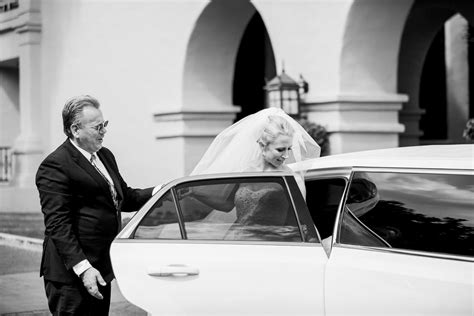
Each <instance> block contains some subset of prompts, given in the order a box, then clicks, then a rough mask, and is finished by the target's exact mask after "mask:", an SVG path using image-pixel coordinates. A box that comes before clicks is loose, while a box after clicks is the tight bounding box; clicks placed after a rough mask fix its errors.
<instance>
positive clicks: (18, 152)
mask: <svg viewBox="0 0 474 316" xmlns="http://www.w3.org/2000/svg"><path fill="white" fill-rule="evenodd" d="M39 5H40V3H39V1H22V2H21V3H20V8H19V9H18V10H20V12H19V14H18V20H19V21H21V24H20V25H19V26H18V27H17V28H16V30H15V31H16V33H17V36H18V37H19V40H18V44H19V52H20V66H19V68H20V102H19V103H20V135H19V136H18V137H17V138H16V140H15V143H14V146H13V154H14V174H13V179H12V183H11V184H12V185H14V186H15V187H17V188H34V187H35V183H34V180H35V179H34V177H35V173H36V170H37V168H38V165H39V163H40V158H41V153H42V146H41V140H40V135H39V132H40V131H41V129H40V121H41V106H40V104H41V80H40V62H41V57H40V56H41V55H40V53H41V52H40V37H41V34H40V32H41V24H40V16H39Z"/></svg>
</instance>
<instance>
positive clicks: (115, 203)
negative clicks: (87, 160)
mask: <svg viewBox="0 0 474 316" xmlns="http://www.w3.org/2000/svg"><path fill="white" fill-rule="evenodd" d="M96 159H97V157H96V155H95V154H93V155H92V156H91V163H92V165H93V166H94V168H95V169H96V170H97V172H99V174H100V175H101V176H102V178H104V180H105V182H107V184H108V185H109V191H110V195H111V196H112V200H113V201H114V206H115V209H116V210H118V200H117V191H115V187H114V185H113V183H111V182H110V181H109V179H107V177H106V176H105V175H104V174H103V173H102V171H100V169H99V168H98V167H97V164H96V162H95V161H96Z"/></svg>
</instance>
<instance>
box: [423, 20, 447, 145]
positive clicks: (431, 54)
mask: <svg viewBox="0 0 474 316" xmlns="http://www.w3.org/2000/svg"><path fill="white" fill-rule="evenodd" d="M445 58H446V56H445V38H444V27H442V28H441V29H440V30H439V31H438V33H437V34H436V36H435V37H434V39H433V42H432V43H431V46H430V48H429V49H428V52H427V54H426V58H425V62H424V65H423V70H422V73H421V80H420V97H419V100H420V101H419V102H420V103H419V106H420V109H422V110H423V111H424V112H425V113H424V115H422V116H421V118H420V129H421V130H422V131H423V135H421V137H420V140H421V141H434V140H441V139H443V140H444V139H447V137H448V130H447V128H448V126H447V120H446V117H447V114H448V113H447V96H446V66H445Z"/></svg>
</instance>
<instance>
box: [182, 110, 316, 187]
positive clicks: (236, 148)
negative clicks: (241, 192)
mask: <svg viewBox="0 0 474 316" xmlns="http://www.w3.org/2000/svg"><path fill="white" fill-rule="evenodd" d="M320 152H321V149H320V147H319V145H318V144H317V143H316V142H315V141H314V140H313V138H312V137H311V136H310V135H309V134H308V133H307V132H306V131H305V130H304V128H303V127H302V126H301V125H300V124H299V123H298V122H297V121H295V120H294V119H293V118H291V117H290V116H289V115H287V114H286V113H285V112H284V111H283V110H281V109H278V108H267V109H264V110H261V111H259V112H257V113H255V114H252V115H249V116H247V117H245V118H243V119H241V120H240V121H238V122H237V123H235V124H233V125H231V126H229V127H228V128H226V129H225V130H224V131H222V132H221V133H220V134H218V135H217V136H216V138H215V139H214V141H213V142H212V143H211V145H210V146H209V148H208V149H207V151H206V152H205V154H204V156H203V157H202V158H201V160H200V161H199V163H198V164H197V165H196V167H195V168H194V170H193V171H192V172H191V175H197V174H208V173H227V172H246V171H275V170H290V168H289V167H288V166H287V164H289V163H294V162H298V161H303V160H306V159H309V158H316V157H319V154H320ZM294 176H295V179H296V181H297V183H298V186H299V188H300V190H301V192H302V193H303V196H305V193H306V190H305V186H304V178H303V174H294Z"/></svg>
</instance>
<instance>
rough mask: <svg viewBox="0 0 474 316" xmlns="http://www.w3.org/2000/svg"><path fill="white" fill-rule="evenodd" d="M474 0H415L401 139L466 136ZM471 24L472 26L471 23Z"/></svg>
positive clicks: (404, 52)
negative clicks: (472, 1) (464, 134)
mask: <svg viewBox="0 0 474 316" xmlns="http://www.w3.org/2000/svg"><path fill="white" fill-rule="evenodd" d="M473 21H474V3H471V2H467V1H444V0H433V1H422V0H418V1H415V3H414V4H413V6H412V8H411V10H410V14H409V15H408V17H407V19H406V23H405V27H404V31H403V36H402V41H401V44H400V53H399V68H398V91H399V92H401V93H405V94H408V95H409V101H408V102H407V103H406V104H404V107H403V110H402V112H401V113H400V122H401V123H404V124H405V126H406V132H405V133H404V134H402V135H401V137H400V145H402V146H410V145H417V144H420V143H421V144H433V143H459V142H463V139H462V129H463V127H464V125H465V123H466V121H467V119H468V117H469V116H472V112H473V111H472V103H473V98H474V90H473V84H472V79H471V78H472V77H473V71H474V70H473V69H472V67H469V65H472V61H473V57H472V55H473V53H472V50H473V49H472V46H473V45H472V41H470V40H469V38H470V36H469V32H470V31H468V30H471V29H472V23H473ZM468 23H470V24H471V26H469V25H468Z"/></svg>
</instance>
